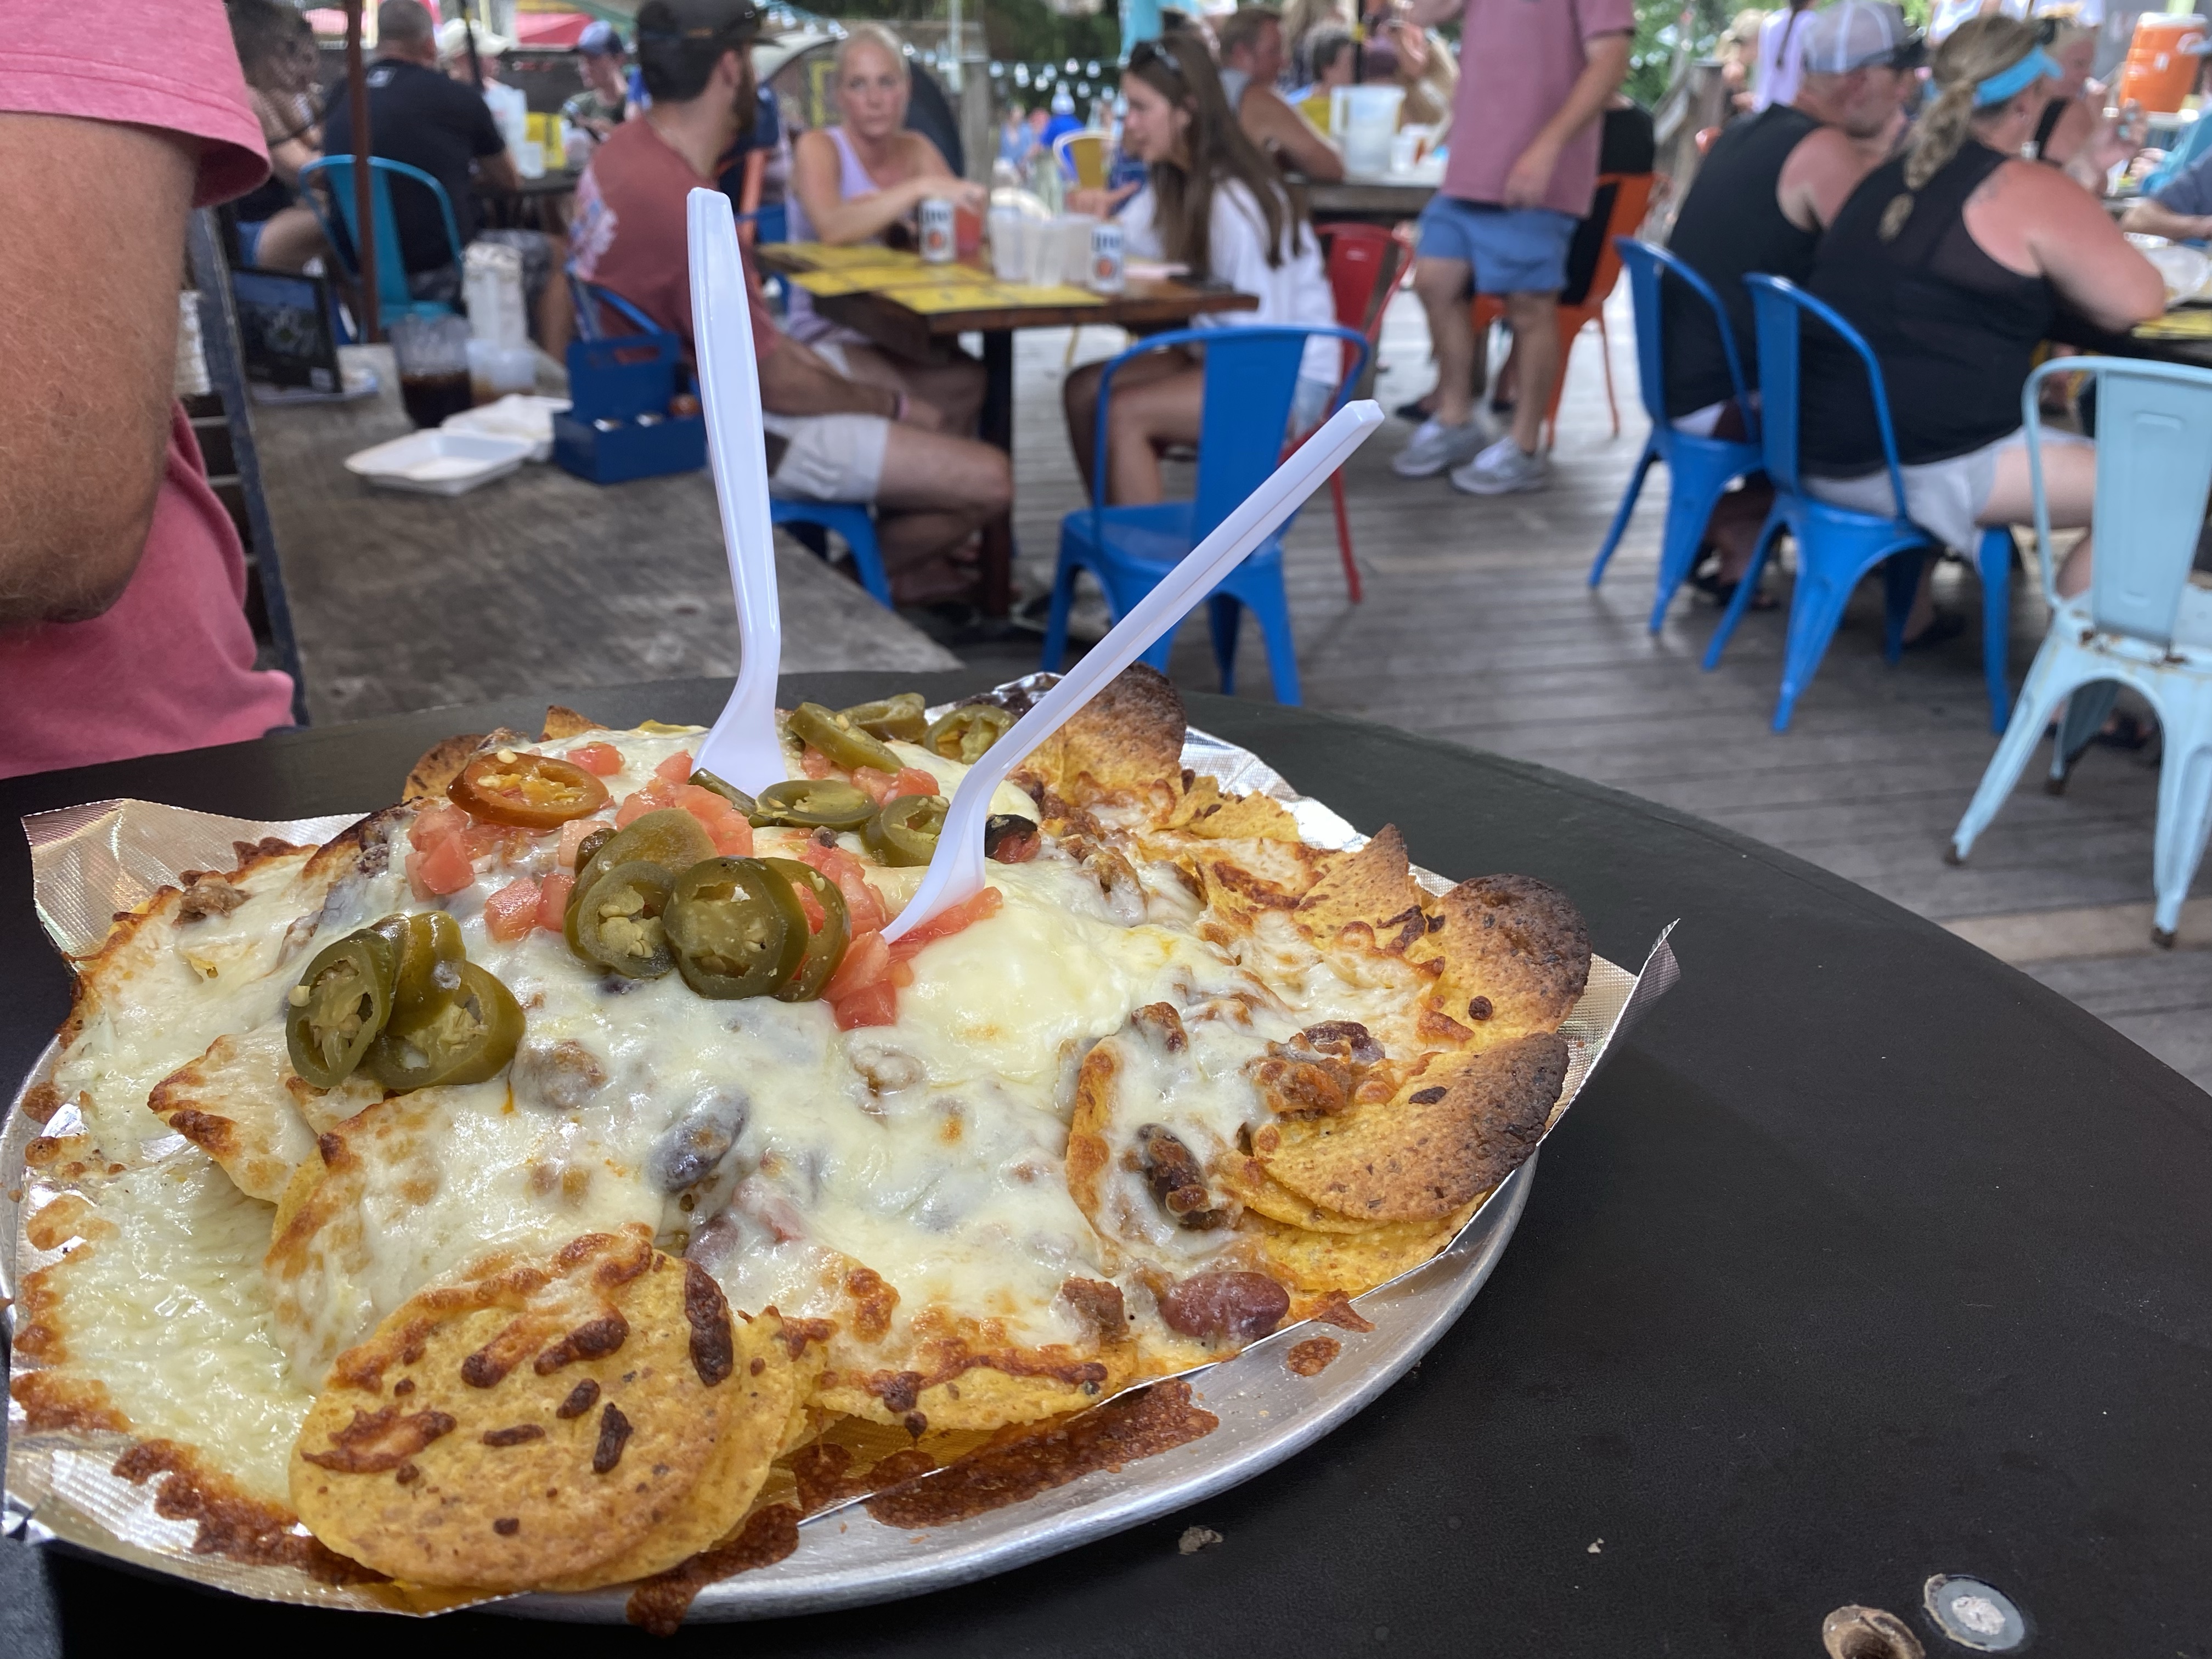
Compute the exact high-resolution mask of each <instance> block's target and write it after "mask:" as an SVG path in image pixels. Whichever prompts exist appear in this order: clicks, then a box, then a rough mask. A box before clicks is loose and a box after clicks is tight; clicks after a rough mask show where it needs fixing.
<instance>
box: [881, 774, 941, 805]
mask: <svg viewBox="0 0 2212 1659" xmlns="http://www.w3.org/2000/svg"><path fill="white" fill-rule="evenodd" d="M943 793H945V786H944V785H943V784H941V783H939V781H937V775H936V774H935V773H934V772H925V771H923V770H922V769H921V768H920V767H919V766H902V767H900V768H899V770H898V775H897V776H896V777H895V778H893V779H892V780H891V799H893V800H896V799H898V798H899V797H900V796H901V795H941V794H943Z"/></svg>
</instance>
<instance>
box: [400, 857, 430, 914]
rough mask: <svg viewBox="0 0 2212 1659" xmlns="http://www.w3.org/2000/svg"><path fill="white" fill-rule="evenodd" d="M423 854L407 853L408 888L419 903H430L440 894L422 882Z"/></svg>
mask: <svg viewBox="0 0 2212 1659" xmlns="http://www.w3.org/2000/svg"><path fill="white" fill-rule="evenodd" d="M423 856H424V855H423V854H421V853H410V854H408V855H407V890H408V891H409V892H410V893H412V894H413V895H414V896H415V902H416V903H417V904H428V902H430V901H431V900H432V899H434V898H435V897H437V895H436V894H435V893H434V892H432V891H431V890H429V889H428V888H427V887H425V886H424V885H423V884H422V859H423Z"/></svg>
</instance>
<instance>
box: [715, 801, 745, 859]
mask: <svg viewBox="0 0 2212 1659" xmlns="http://www.w3.org/2000/svg"><path fill="white" fill-rule="evenodd" d="M707 834H708V838H709V839H711V840H712V841H713V842H714V850H715V851H716V852H717V853H720V854H721V855H722V856H723V857H724V858H726V859H749V858H750V857H751V856H752V855H753V827H752V825H751V824H750V823H746V822H745V817H744V814H743V813H742V812H726V813H724V814H723V815H722V816H721V817H719V818H716V819H715V820H714V822H713V823H710V824H708V826H707Z"/></svg>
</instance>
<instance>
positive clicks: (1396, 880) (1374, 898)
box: [1297, 823, 1428, 955]
mask: <svg viewBox="0 0 2212 1659" xmlns="http://www.w3.org/2000/svg"><path fill="white" fill-rule="evenodd" d="M1323 859H1324V861H1323V863H1322V872H1321V875H1320V878H1318V879H1317V880H1316V882H1315V883H1314V884H1313V886H1312V887H1311V888H1310V889H1309V890H1307V892H1306V895H1305V896H1304V898H1302V899H1300V900H1299V901H1298V908H1297V924H1298V926H1299V927H1301V928H1303V929H1304V930H1305V932H1306V933H1308V934H1309V935H1310V936H1311V937H1312V938H1313V939H1316V940H1320V941H1322V942H1323V943H1327V942H1329V941H1332V940H1334V939H1337V938H1338V937H1339V936H1340V934H1341V933H1343V932H1344V930H1345V929H1346V928H1347V927H1354V926H1360V927H1364V928H1365V929H1366V934H1367V936H1366V937H1365V938H1363V939H1359V940H1358V943H1360V944H1361V945H1372V946H1373V947H1374V948H1375V949H1376V950H1380V951H1390V952H1392V953H1394V954H1400V955H1402V954H1403V953H1404V952H1405V951H1407V950H1409V949H1410V948H1411V947H1412V946H1413V945H1415V944H1417V943H1418V942H1419V940H1420V939H1421V938H1422V936H1423V935H1424V934H1425V933H1426V932H1427V930H1428V918H1427V916H1426V915H1425V914H1424V913H1423V911H1422V908H1421V901H1422V898H1423V896H1424V895H1423V894H1422V892H1421V889H1420V885H1419V883H1417V882H1416V881H1415V880H1414V879H1413V871H1412V868H1411V866H1410V864H1409V863H1408V861H1407V857H1406V838H1405V837H1404V836H1401V835H1400V834H1399V833H1398V827H1397V825H1395V824H1389V823H1386V824H1384V825H1383V828H1382V829H1380V830H1378V831H1377V832H1376V835H1375V837H1374V839H1373V840H1371V841H1370V842H1368V843H1367V845H1366V846H1364V847H1363V848H1360V849H1359V850H1358V852H1356V853H1333V854H1324V855H1323Z"/></svg>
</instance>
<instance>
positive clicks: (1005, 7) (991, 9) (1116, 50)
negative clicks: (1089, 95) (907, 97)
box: [817, 0, 1121, 101]
mask: <svg viewBox="0 0 2212 1659" xmlns="http://www.w3.org/2000/svg"><path fill="white" fill-rule="evenodd" d="M817 3H818V0H817ZM823 10H824V11H825V12H827V13H829V15H834V16H836V17H840V18H848V19H849V18H857V17H872V18H876V19H878V20H879V21H883V22H885V23H889V24H890V25H891V27H894V28H896V27H898V26H899V25H900V24H901V23H908V22H931V23H942V22H943V21H945V0H838V3H836V5H835V6H827V7H823ZM963 13H964V15H966V17H967V19H968V21H970V22H974V21H976V20H977V19H978V18H980V19H981V21H982V25H983V39H984V41H985V44H986V46H987V49H988V50H989V52H990V54H991V56H992V57H993V58H997V59H1000V61H1001V62H1005V63H1010V64H1016V63H1019V64H1064V63H1066V61H1067V60H1068V59H1069V58H1075V59H1076V60H1077V61H1079V62H1081V63H1089V62H1091V61H1092V60H1094V59H1095V60H1096V61H1097V62H1098V63H1099V64H1102V65H1103V64H1112V63H1114V62H1115V60H1116V59H1118V58H1120V57H1121V19H1120V17H1119V15H1117V13H1116V11H1115V8H1114V7H1113V6H1111V5H1108V6H1104V7H1103V8H1101V9H1099V10H1098V11H1096V12H1094V13H1092V14H1091V15H1090V16H1088V17H1063V16H1061V15H1060V13H1058V12H1056V11H1054V9H1052V8H1051V7H1049V6H1048V5H1046V4H1045V3H1044V0H966V3H965V4H964V5H963ZM1043 95H1049V94H1043ZM1040 101H1042V99H1040Z"/></svg>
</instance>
